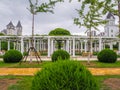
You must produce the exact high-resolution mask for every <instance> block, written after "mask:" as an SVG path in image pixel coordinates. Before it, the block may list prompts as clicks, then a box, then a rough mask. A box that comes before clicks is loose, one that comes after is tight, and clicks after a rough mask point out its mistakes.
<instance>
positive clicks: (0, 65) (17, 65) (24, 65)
mask: <svg viewBox="0 0 120 90" xmlns="http://www.w3.org/2000/svg"><path fill="white" fill-rule="evenodd" d="M78 62H80V63H82V64H83V65H85V66H87V67H94V68H120V61H117V62H115V63H101V62H98V61H91V62H90V65H88V64H87V61H78ZM48 63H53V62H51V61H44V62H42V63H39V64H38V63H37V62H32V63H29V62H26V63H21V65H20V63H4V62H3V61H0V68H3V67H4V68H6V67H7V68H42V67H43V66H44V65H46V64H48Z"/></svg>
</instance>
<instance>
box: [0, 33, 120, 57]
mask: <svg viewBox="0 0 120 90" xmlns="http://www.w3.org/2000/svg"><path fill="white" fill-rule="evenodd" d="M31 38H32V36H27V35H24V36H1V37H0V50H1V41H7V43H8V47H7V49H8V50H9V49H10V42H13V47H14V49H16V50H19V51H21V53H23V52H26V51H27V50H28V48H29V47H30V45H31ZM33 39H34V44H33V45H34V47H35V48H36V50H37V51H38V52H43V51H45V52H46V53H47V56H48V57H50V56H51V54H52V53H53V52H54V51H55V50H57V48H56V46H57V42H56V40H61V41H62V49H64V50H66V51H67V52H69V53H70V55H71V56H73V57H74V56H76V52H87V51H88V41H89V37H88V36H80V35H71V36H44V35H40V36H34V37H33ZM92 43H93V44H92V46H91V47H92V49H91V52H99V51H101V50H102V49H104V48H105V45H106V44H107V45H109V46H110V49H111V50H112V49H113V44H115V43H119V46H118V51H120V38H118V37H100V36H95V37H92Z"/></svg>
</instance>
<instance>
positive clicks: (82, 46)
mask: <svg viewBox="0 0 120 90" xmlns="http://www.w3.org/2000/svg"><path fill="white" fill-rule="evenodd" d="M80 44H81V45H80V46H81V52H82V51H83V42H82V41H81V42H80Z"/></svg>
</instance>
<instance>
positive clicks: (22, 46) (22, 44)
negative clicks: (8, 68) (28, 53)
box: [21, 37, 24, 54]
mask: <svg viewBox="0 0 120 90" xmlns="http://www.w3.org/2000/svg"><path fill="white" fill-rule="evenodd" d="M23 52H24V42H23V37H21V53H22V54H23Z"/></svg>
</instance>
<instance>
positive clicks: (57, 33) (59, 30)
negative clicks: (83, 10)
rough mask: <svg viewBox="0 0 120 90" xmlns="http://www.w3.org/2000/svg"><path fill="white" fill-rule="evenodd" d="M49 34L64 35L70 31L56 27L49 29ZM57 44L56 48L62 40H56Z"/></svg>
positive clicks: (59, 47)
mask: <svg viewBox="0 0 120 90" xmlns="http://www.w3.org/2000/svg"><path fill="white" fill-rule="evenodd" d="M49 35H50V36H66V35H71V33H70V32H69V31H68V30H66V29H63V28H56V29H54V30H52V31H50V32H49ZM57 44H58V49H61V44H62V40H57Z"/></svg>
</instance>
